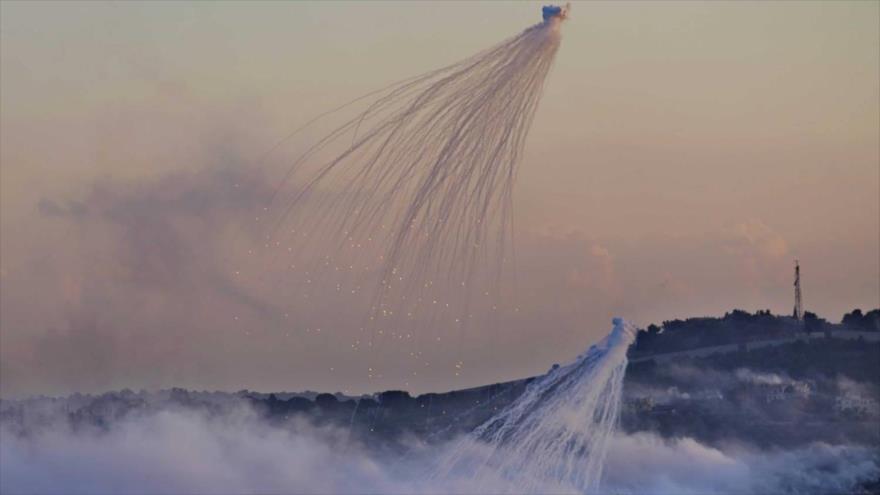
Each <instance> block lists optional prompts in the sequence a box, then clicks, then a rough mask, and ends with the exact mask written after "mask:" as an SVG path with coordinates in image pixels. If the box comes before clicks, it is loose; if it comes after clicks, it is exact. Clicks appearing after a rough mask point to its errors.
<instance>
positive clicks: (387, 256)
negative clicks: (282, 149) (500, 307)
mask: <svg viewBox="0 0 880 495" xmlns="http://www.w3.org/2000/svg"><path fill="white" fill-rule="evenodd" d="M565 16H566V10H565V9H561V8H559V7H545V9H544V20H543V22H541V23H539V24H537V25H534V26H532V27H530V28H528V29H526V30H525V31H523V32H522V33H520V34H519V35H517V36H515V37H513V38H511V39H509V40H507V41H505V42H503V43H501V44H499V45H497V46H495V47H493V48H491V49H488V50H486V51H484V52H481V53H479V54H477V55H475V56H473V57H470V58H468V59H465V60H462V61H460V62H457V63H454V64H452V65H449V66H447V67H443V68H441V69H437V70H434V71H431V72H428V73H426V74H423V75H420V76H417V77H415V78H411V79H408V80H405V81H403V82H400V83H396V84H393V85H391V86H389V87H387V88H385V89H383V90H380V91H378V92H375V93H371V94H370V95H367V97H368V98H372V101H370V102H369V103H368V104H367V106H366V109H365V110H363V111H362V112H361V113H360V114H358V115H357V116H355V117H354V118H353V119H351V120H349V121H347V122H346V123H344V124H343V125H341V126H340V127H338V128H337V129H336V130H334V131H332V132H331V133H330V134H328V135H326V136H325V137H323V138H321V139H320V140H318V141H317V142H316V143H315V144H314V145H313V146H311V147H309V148H308V149H307V150H306V151H305V152H304V153H303V154H302V155H300V156H299V157H298V158H297V159H296V160H295V161H294V163H293V164H292V165H291V168H290V170H289V171H288V173H287V175H286V176H285V178H284V181H283V183H282V185H281V186H279V189H278V192H277V193H276V194H275V197H274V198H273V200H272V205H271V207H270V210H271V213H270V215H271V216H272V219H271V220H270V221H271V222H272V223H273V225H274V228H273V230H272V235H271V236H270V239H269V243H268V244H267V245H280V244H281V243H282V242H284V243H287V242H288V241H289V240H290V238H292V237H294V236H298V235H299V234H296V232H300V233H302V232H306V233H308V238H309V240H310V242H313V243H315V245H318V244H321V245H324V246H326V245H327V243H325V242H319V241H320V240H322V239H323V240H325V241H327V242H329V243H330V245H333V246H336V247H338V248H339V249H343V248H345V249H348V248H349V247H350V245H352V244H353V243H363V244H367V242H368V241H369V244H370V246H369V247H370V249H371V250H372V251H371V254H373V255H376V254H377V258H378V259H379V263H378V264H379V272H380V273H379V278H378V281H377V284H378V285H379V287H378V289H377V290H376V291H375V293H374V299H373V302H372V310H373V312H374V314H376V313H378V314H387V313H389V312H386V311H385V309H386V308H393V309H395V310H397V312H398V314H403V313H404V311H403V308H402V307H401V306H400V304H401V303H400V301H399V300H398V299H396V297H398V296H399V297H400V298H401V299H406V298H407V297H408V299H407V302H406V303H403V304H410V305H413V306H415V305H418V303H419V301H420V297H419V295H420V294H423V293H424V291H426V290H428V289H430V290H442V289H443V288H451V287H455V288H456V293H457V294H459V295H462V294H465V295H466V294H468V291H470V290H471V286H472V283H471V282H472V281H473V277H474V273H475V267H477V266H478V265H479V266H481V267H488V268H487V271H486V273H488V274H489V275H487V278H492V274H493V273H494V274H496V275H497V274H498V273H500V267H501V264H502V263H503V262H504V260H505V258H506V256H507V254H506V253H505V245H506V241H507V240H508V239H509V235H510V227H511V223H512V216H511V193H512V189H513V185H514V181H515V178H516V172H517V165H518V163H519V161H520V158H521V156H522V150H523V146H524V144H525V140H526V136H527V134H528V131H529V127H530V125H531V122H532V119H533V116H534V114H535V109H536V107H537V105H538V101H539V99H540V95H541V90H542V85H543V83H544V79H545V78H546V76H547V73H548V71H549V70H550V67H551V65H552V63H553V59H554V55H555V54H556V52H557V49H558V48H559V43H560V34H559V26H560V24H561V22H562V21H563V20H564V19H565ZM359 100H363V99H359ZM359 100H355V102H358V101H359ZM355 102H352V103H355ZM361 103H363V101H361ZM340 108H344V106H343V107H340ZM340 145H341V146H342V151H341V152H339V153H338V154H335V153H334V155H333V158H331V159H329V160H327V161H325V162H323V163H322V164H321V165H320V166H319V167H318V168H317V170H312V171H311V173H310V175H308V176H306V177H304V178H303V179H304V180H302V181H296V182H297V184H298V187H299V189H297V190H296V192H294V193H293V194H281V191H282V190H283V188H284V186H285V185H286V184H288V183H290V182H291V179H292V177H293V176H294V175H295V174H297V173H298V171H299V170H300V169H301V168H302V166H303V165H306V164H307V163H308V162H310V161H312V160H314V159H316V157H318V156H320V155H321V153H322V151H325V150H328V149H331V148H332V147H333V146H340ZM291 227H294V228H291ZM292 233H293V234H292ZM364 251H368V249H367V248H366V247H365V248H364ZM392 291H393V293H394V294H395V298H394V299H395V300H394V302H393V303H392V301H391V299H392V297H391V294H392ZM466 299H467V298H466V297H462V298H461V300H463V301H464V300H466ZM392 304H393V305H392ZM434 304H436V303H434ZM410 309H412V308H410Z"/></svg>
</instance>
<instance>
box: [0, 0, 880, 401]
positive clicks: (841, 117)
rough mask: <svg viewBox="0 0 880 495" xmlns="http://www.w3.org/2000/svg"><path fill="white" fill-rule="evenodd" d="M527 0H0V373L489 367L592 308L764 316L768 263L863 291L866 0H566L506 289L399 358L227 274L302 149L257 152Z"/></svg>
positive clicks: (420, 384)
mask: <svg viewBox="0 0 880 495" xmlns="http://www.w3.org/2000/svg"><path fill="white" fill-rule="evenodd" d="M540 6H541V4H540V3H530V2H516V3H504V2H485V3H463V2H436V3H425V2H418V3H404V2H324V3H317V2H315V3H305V2H303V3H299V2H290V3H285V2H266V3H258V2H223V3H207V2H193V3H184V2H142V3H135V2H118V3H109V2H99V3H87V2H61V3H50V2H36V3H16V2H6V1H4V2H3V3H2V4H0V9H2V15H0V41H2V44H0V57H2V59H0V84H2V85H0V107H2V114H0V126H2V127H0V129H2V134H0V159H2V175H0V178H2V181H0V206H2V208H0V222H2V238H0V250H2V251H0V252H2V259H0V284H2V285H0V288H2V293H0V302H2V314H0V323H2V335H0V343H2V346H0V393H2V394H3V395H4V396H10V395H19V394H31V393H64V392H72V391H95V390H106V389H110V388H121V387H131V388H141V387H148V388H155V387H170V386H183V387H190V388H210V389H214V388H222V389H240V388H251V389H259V390H269V389H274V390H280V389H287V390H297V389H305V388H311V389H320V390H348V391H367V390H375V389H384V388H389V387H402V388H408V389H411V390H416V391H424V390H440V389H449V388H458V387H462V386H469V385H477V384H481V383H485V382H488V381H493V380H503V379H513V378H517V377H520V376H524V375H527V374H531V373H536V372H541V371H543V370H545V369H546V368H547V367H549V366H550V365H551V364H552V363H554V362H559V361H564V360H567V359H570V358H571V357H573V356H574V355H575V354H577V353H579V352H580V351H582V350H583V349H585V348H586V347H587V346H588V345H589V344H590V343H591V342H594V341H595V340H597V339H598V338H599V337H600V336H602V335H604V334H605V333H606V332H607V331H608V330H609V328H610V318H611V316H612V315H620V316H624V317H626V318H629V319H631V320H633V321H634V322H636V323H637V324H640V325H647V324H648V323H651V322H660V321H662V320H664V319H670V318H676V317H688V316H698V315H720V314H723V313H724V312H725V311H727V310H730V309H733V308H744V309H748V310H755V309H763V308H769V309H771V310H772V311H774V312H780V313H788V312H789V311H790V308H791V305H792V287H791V275H792V268H793V261H794V259H795V258H798V259H800V260H801V264H802V269H803V279H804V300H805V306H806V308H807V309H808V310H812V311H815V312H817V313H819V314H820V315H822V316H825V317H827V318H829V319H831V320H834V321H837V320H839V318H840V317H841V316H842V314H843V313H844V312H845V311H848V310H850V309H852V308H854V307H862V308H867V307H876V306H878V304H880V303H878V300H880V246H878V242H880V241H878V239H880V232H878V229H880V227H878V224H880V156H878V153H880V95H878V88H880V62H878V60H880V52H878V50H880V48H878V47H880V26H878V23H880V3H878V2H871V1H858V2H845V1H838V2H819V1H810V2H796V1H785V2H760V3H759V2H697V1H686V2H655V1H650V2H588V3H576V4H575V5H574V7H573V13H572V18H571V20H570V21H569V22H568V23H567V24H566V25H565V26H564V27H563V31H564V32H563V36H564V38H563V42H562V47H561V49H560V51H559V54H558V57H557V60H556V65H555V67H554V69H553V71H552V72H551V74H550V76H549V79H548V81H547V84H546V86H545V94H544V98H543V101H542V103H541V105H540V107H539V109H538V113H537V117H536V120H535V123H534V127H533V130H532V133H531V135H530V137H529V141H528V144H527V147H526V154H525V158H524V160H523V163H522V168H521V171H520V175H519V182H518V184H517V189H516V192H515V198H516V200H515V209H516V211H515V215H516V226H517V235H518V240H517V244H518V246H517V249H518V251H519V253H520V255H519V260H518V278H519V281H520V282H519V284H520V288H519V294H520V295H519V296H518V299H517V301H516V302H515V305H516V306H518V307H520V311H519V312H517V313H516V314H511V315H508V316H506V317H504V318H503V319H502V320H503V321H499V322H496V323H495V324H494V327H493V328H476V329H472V330H470V332H471V333H470V334H468V335H467V336H466V337H465V338H464V339H458V343H457V344H455V345H452V344H445V343H443V344H437V345H436V346H431V347H430V348H425V349H424V352H425V355H426V356H430V359H429V358H427V357H426V358H425V359H426V360H428V361H430V365H425V367H424V369H421V368H420V370H421V373H420V374H419V375H418V376H415V375H412V373H411V372H410V368H411V366H412V365H411V363H410V364H406V365H404V364H400V365H399V366H398V365H397V364H395V363H398V361H397V360H396V359H397V357H398V354H400V352H397V351H400V349H396V348H394V347H393V346H391V347H389V348H387V349H385V350H384V351H383V354H381V358H382V359H384V360H385V362H386V366H385V368H384V370H383V373H382V375H383V376H382V378H381V379H375V378H374V379H368V378H367V377H366V376H365V375H366V374H365V372H364V369H365V367H366V363H367V362H372V361H375V356H373V357H365V356H364V355H363V354H362V353H354V352H352V351H351V350H350V349H349V347H350V346H349V343H350V341H351V340H352V339H354V338H356V329H355V326H356V325H355V324H353V323H352V321H353V320H352V318H354V317H353V316H352V315H346V314H343V313H345V311H346V310H345V308H344V307H330V306H331V305H330V303H329V302H327V304H325V305H322V304H320V302H319V303H316V304H313V305H301V304H299V305H294V304H291V305H290V306H289V307H288V306H285V305H284V303H283V302H279V299H280V300H282V301H283V299H284V294H285V293H284V291H282V290H279V289H277V288H275V289H270V290H268V291H267V290H259V289H256V288H254V287H252V286H249V285H248V284H246V283H242V282H241V281H239V279H237V278H236V276H235V275H234V274H235V272H236V269H237V268H238V267H240V266H244V265H246V264H247V263H245V262H244V261H242V257H243V256H244V253H246V252H247V251H248V249H249V248H250V247H252V246H253V245H256V243H258V242H259V240H258V238H259V234H258V233H257V231H256V229H255V228H254V225H253V222H252V218H253V214H254V212H255V211H258V210H259V207H260V206H261V205H262V204H263V202H264V201H265V200H266V197H267V196H268V195H270V194H271V189H272V184H274V183H275V182H276V181H277V180H278V178H279V177H280V175H281V174H282V173H283V169H284V167H283V165H284V163H286V162H285V158H289V157H290V156H293V155H294V154H295V153H296V151H297V150H298V149H299V148H297V146H298V145H292V146H291V148H290V149H287V150H284V151H283V152H281V153H279V156H277V157H276V158H274V159H273V160H270V161H269V162H268V163H266V164H264V165H259V166H258V165H256V164H255V161H256V158H257V157H259V156H260V155H261V153H263V152H264V151H266V150H267V149H268V148H270V147H271V146H272V145H273V144H274V143H275V142H276V141H277V140H278V139H279V138H281V137H283V136H284V135H285V134H287V133H288V132H289V131H291V130H293V129H295V128H296V127H298V126H299V125H300V124H302V123H304V122H306V121H307V120H308V119H309V118H311V117H312V116H314V115H316V114H318V113H320V112H322V111H324V110H326V109H327V108H329V107H332V106H334V105H336V104H338V103H340V102H344V101H347V100H349V99H351V98H353V97H356V96H359V95H361V94H363V93H366V92H368V91H371V90H373V89H376V88H378V87H381V86H383V85H385V84H386V83H388V82H392V81H396V80H398V79H401V78H403V77H406V76H409V75H413V74H417V73H420V72H424V71H426V70H429V69H432V68H436V67H439V66H441V65H445V64H448V63H451V62H454V61H456V60H458V59H461V58H464V57H466V56H469V55H471V54H472V53H474V52H476V51H478V50H481V49H483V48H485V47H488V46H491V45H492V44H494V43H497V42H499V41H501V40H503V39H505V38H507V37H509V36H512V35H514V34H515V33H517V32H519V31H520V30H522V29H523V28H525V27H527V26H528V25H531V24H534V23H535V22H538V21H539V20H540ZM316 132H317V131H316ZM306 137H307V138H308V137H312V138H315V137H317V134H314V135H312V136H306ZM287 289H290V288H289V287H288V288H287ZM267 292H268V293H267ZM273 294H274V295H275V297H274V298H273V297H272V295H273ZM325 302H326V301H325ZM279 308H284V309H282V310H280V311H288V312H292V314H289V316H288V318H289V319H287V320H279V318H281V317H280V316H279V314H278V312H279ZM232 315H235V316H236V317H238V316H239V315H241V317H242V318H243V320H244V319H246V320H247V326H246V328H244V327H242V323H240V321H243V320H237V319H234V318H233V316H232ZM322 326H323V329H322V330H323V332H321V333H320V334H317V333H315V332H313V331H312V330H314V329H315V328H319V327H322ZM303 327H308V328H309V330H310V331H309V333H305V332H304V331H303ZM371 360H372V361H371ZM459 361H461V362H462V363H463V364H464V366H463V370H462V371H461V373H460V375H459V376H455V374H454V370H458V368H454V364H456V363H458V362H459ZM400 362H402V361H400ZM331 368H332V370H331Z"/></svg>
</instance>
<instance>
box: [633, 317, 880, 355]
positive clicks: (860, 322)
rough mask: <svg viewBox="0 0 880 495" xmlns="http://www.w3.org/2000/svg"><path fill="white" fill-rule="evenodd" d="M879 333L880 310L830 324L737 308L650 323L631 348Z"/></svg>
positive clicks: (636, 351) (649, 350)
mask: <svg viewBox="0 0 880 495" xmlns="http://www.w3.org/2000/svg"><path fill="white" fill-rule="evenodd" d="M853 331H856V332H880V309H875V310H872V311H869V312H867V313H865V314H863V313H862V311H861V310H860V309H855V310H853V311H852V312H850V313H847V314H846V315H844V317H843V320H842V321H841V322H840V323H838V324H835V323H829V322H828V321H826V320H825V319H823V318H820V317H819V316H817V315H816V314H815V313H811V312H809V311H807V312H806V313H804V320H803V322H800V321H797V320H795V319H794V318H791V317H787V316H777V315H773V314H771V313H770V311H769V310H766V311H758V312H756V313H754V314H752V313H749V312H747V311H742V310H739V309H735V310H733V311H731V312H729V313H726V314H725V315H724V316H723V317H721V318H711V317H702V318H688V319H686V320H670V321H664V322H663V324H662V325H659V326H658V325H648V328H646V329H644V330H640V331H639V332H638V335H637V337H636V342H635V345H634V346H633V348H632V350H631V351H632V354H633V355H645V354H656V353H663V352H676V351H684V350H689V349H696V348H700V347H712V346H720V345H731V344H740V343H744V342H750V341H758V340H774V339H787V338H795V337H796V336H798V335H799V334H803V333H804V332H806V333H807V334H813V333H828V334H832V335H833V334H834V333H837V332H853Z"/></svg>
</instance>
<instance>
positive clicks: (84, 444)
mask: <svg viewBox="0 0 880 495" xmlns="http://www.w3.org/2000/svg"><path fill="white" fill-rule="evenodd" d="M346 438H347V437H346V435H345V432H344V431H340V430H336V429H332V428H321V427H316V426H313V425H309V424H305V423H298V424H290V425H285V426H283V427H281V426H273V425H270V424H268V423H266V422H264V421H262V420H261V419H260V418H259V417H258V416H257V415H256V414H254V413H253V412H251V411H250V410H248V409H247V408H244V407H242V408H236V409H234V410H230V411H227V412H226V413H224V414H222V415H216V416H213V417H211V416H208V415H206V414H202V413H195V412H192V411H189V412H187V411H182V410H179V409H176V410H175V409H164V410H161V411H158V412H156V413H153V414H149V415H144V416H139V417H130V418H128V419H125V420H122V421H121V422H119V423H117V424H115V425H113V427H112V428H111V429H110V430H109V431H107V432H97V431H79V432H76V431H70V430H67V429H61V428H51V429H46V430H42V431H39V432H36V433H35V434H33V435H30V436H27V437H20V436H17V435H15V434H13V433H11V432H9V431H2V432H0V492H2V493H10V494H11V493H46V494H48V493H114V494H127V493H157V494H166V493H167V494H171V493H173V494H191V493H200V494H214V493H223V494H239V493H450V492H458V493H474V492H475V489H476V488H477V487H479V488H480V491H481V492H483V493H486V492H493V493H497V492H501V491H508V490H509V488H510V485H509V484H508V483H507V482H505V481H503V480H502V479H501V477H500V476H498V474H497V473H491V472H486V473H484V476H483V478H482V479H480V480H475V479H468V478H456V477H448V478H444V479H435V480H432V481H430V482H426V481H424V479H423V478H422V476H423V473H424V472H426V470H428V469H429V468H430V466H431V465H432V464H433V463H434V460H435V458H436V457H438V456H442V455H443V452H444V449H447V448H452V447H454V446H455V445H456V442H452V443H450V444H449V445H447V446H440V447H435V448H432V449H427V448H426V447H425V446H423V445H415V446H413V451H412V452H410V453H408V454H407V455H406V456H405V457H406V459H407V460H406V461H404V460H402V458H401V457H399V456H391V455H381V454H378V453H377V452H378V449H375V448H371V446H368V445H362V444H351V443H350V442H348V441H346ZM878 476H880V460H878V452H877V451H876V450H872V449H869V448H866V447H857V446H844V445H836V446H832V445H827V444H813V445H808V446H805V447H802V448H798V449H792V450H772V451H762V450H756V449H754V448H745V447H737V446H730V447H725V448H712V447H708V446H706V445H703V444H700V443H698V442H697V441H695V440H692V439H689V438H682V439H677V440H673V441H668V440H663V439H661V438H659V437H657V436H655V435H652V434H646V433H640V434H635V435H617V436H615V437H613V439H612V441H611V442H610V449H609V453H608V457H607V461H606V463H605V474H604V481H603V488H602V490H601V493H618V494H627V493H640V494H669V493H676V494H688V493H692V494H697V493H699V494H713V493H717V494H725V493H737V494H750V493H755V494H766V493H832V492H833V493H840V492H846V491H848V490H850V489H851V488H852V487H853V486H854V485H856V484H857V483H860V482H863V481H865V480H870V479H876V478H877V477H878ZM562 491H565V490H555V491H554V492H555V493H559V492H562ZM568 491H570V492H571V491H573V490H568Z"/></svg>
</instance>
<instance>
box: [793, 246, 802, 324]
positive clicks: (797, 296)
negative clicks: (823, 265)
mask: <svg viewBox="0 0 880 495" xmlns="http://www.w3.org/2000/svg"><path fill="white" fill-rule="evenodd" d="M792 316H794V319H795V320H797V321H802V320H803V319H804V306H803V303H802V301H801V265H800V263H799V262H798V260H794V314H793V315H792Z"/></svg>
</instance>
